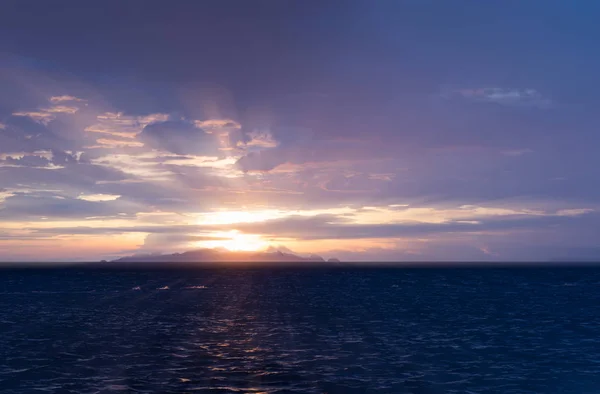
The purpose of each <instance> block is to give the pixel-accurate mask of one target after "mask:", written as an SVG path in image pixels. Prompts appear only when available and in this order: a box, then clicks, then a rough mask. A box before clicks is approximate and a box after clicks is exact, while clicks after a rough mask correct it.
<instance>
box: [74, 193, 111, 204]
mask: <svg viewBox="0 0 600 394" xmlns="http://www.w3.org/2000/svg"><path fill="white" fill-rule="evenodd" d="M119 197H121V196H120V195H118V194H82V195H80V196H79V197H77V199H79V200H84V201H91V202H98V201H114V200H116V199H118V198H119Z"/></svg>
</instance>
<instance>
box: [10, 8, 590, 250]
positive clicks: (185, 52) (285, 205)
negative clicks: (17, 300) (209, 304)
mask: <svg viewBox="0 0 600 394" xmlns="http://www.w3.org/2000/svg"><path fill="white" fill-rule="evenodd" d="M599 16H600V3H598V2H595V1H577V2H566V1H549V0H544V1H536V0H531V1H527V2H524V1H510V0H507V1H485V2H483V1H475V0H473V1H467V0H464V1H463V0H461V1H454V2H447V1H441V0H440V1H433V0H422V1H416V0H405V1H402V0H393V1H392V0H390V1H388V0H378V1H371V0H367V1H356V0H344V1H295V0H289V1H278V0H270V1H263V0H249V1H237V0H235V1H234V0H219V1H210V0H203V1H198V2H184V1H171V2H167V1H153V0H148V1H141V0H140V1H136V0H130V1H112V0H107V1H103V2H82V1H63V0H55V1H52V2H40V1H32V0H19V1H14V0H6V1H3V2H2V11H1V12H0V260H3V261H62V260H65V261H73V260H99V259H113V258H117V257H120V256H123V255H131V254H137V253H158V252H164V253H172V252H182V251H186V250H192V249H198V248H204V247H224V248H226V249H230V250H262V249H265V248H267V247H269V246H271V247H276V248H282V249H284V248H288V249H289V250H292V251H294V252H297V253H317V254H321V255H323V256H325V257H334V256H335V257H338V258H340V259H344V260H349V261H350V260H355V261H490V262H494V261H547V260H557V259H558V260H560V259H572V260H578V259H600V214H599V212H600V211H599V210H600V206H599V205H600V204H599V202H600V155H598V154H597V150H598V146H600V134H599V133H600V127H599V126H600V117H599V116H598V112H597V111H598V108H599V104H600V74H599V73H598V70H600V52H599V51H598V50H597V37H600V25H598V23H597V20H598V17H599ZM288 249H285V250H288Z"/></svg>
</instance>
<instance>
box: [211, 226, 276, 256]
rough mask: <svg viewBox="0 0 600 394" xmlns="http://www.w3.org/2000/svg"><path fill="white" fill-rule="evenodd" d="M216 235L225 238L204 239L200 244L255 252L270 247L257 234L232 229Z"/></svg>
mask: <svg viewBox="0 0 600 394" xmlns="http://www.w3.org/2000/svg"><path fill="white" fill-rule="evenodd" d="M214 235H215V237H218V238H223V239H218V240H214V241H202V242H201V245H200V246H202V247H205V248H211V249H213V248H225V249H227V250H230V251H232V252H239V251H244V252H254V251H260V250H265V249H267V248H268V247H269V243H268V242H266V241H265V240H263V239H262V238H261V237H260V235H257V234H242V233H240V232H239V231H238V230H231V231H227V232H222V233H221V232H219V233H215V234H214Z"/></svg>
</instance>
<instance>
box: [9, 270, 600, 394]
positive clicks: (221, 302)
mask: <svg viewBox="0 0 600 394" xmlns="http://www.w3.org/2000/svg"><path fill="white" fill-rule="evenodd" d="M0 392H1V393H3V394H9V393H110V392H123V393H186V392H189V393H599V392H600V268H596V267H587V268H565V267H536V268H531V267H529V268H514V267H513V268H506V267H503V268H426V269H418V268H381V267H378V268H341V267H340V268H331V267H329V268H315V267H310V268H273V267H271V268H265V267H263V268H257V267H254V268H243V267H230V268H227V267H220V268H206V267H205V268H198V269H191V268H188V269H182V268H179V269H171V270H169V269H147V268H144V269H139V270H109V269H107V270H102V269H78V268H56V269H35V268H32V269H2V270H0Z"/></svg>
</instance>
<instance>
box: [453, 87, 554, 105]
mask: <svg viewBox="0 0 600 394" xmlns="http://www.w3.org/2000/svg"><path fill="white" fill-rule="evenodd" d="M442 97H445V98H453V97H461V98H463V99H467V100H472V101H476V102H484V103H494V104H499V105H503V106H511V107H537V108H549V107H551V106H552V105H553V102H552V100H551V99H549V98H548V97H545V96H544V95H542V94H541V93H540V92H538V91H537V90H535V89H531V88H526V89H521V88H500V87H494V88H470V89H459V90H454V91H451V92H445V93H443V94H442Z"/></svg>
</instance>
